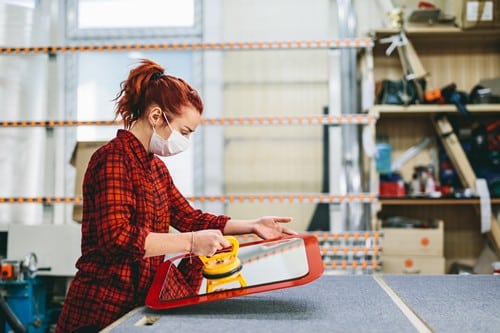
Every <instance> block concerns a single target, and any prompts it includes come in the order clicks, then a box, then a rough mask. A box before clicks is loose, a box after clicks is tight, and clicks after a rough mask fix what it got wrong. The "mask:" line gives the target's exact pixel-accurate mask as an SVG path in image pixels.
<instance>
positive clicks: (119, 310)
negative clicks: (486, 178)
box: [56, 60, 296, 333]
mask: <svg viewBox="0 0 500 333" xmlns="http://www.w3.org/2000/svg"><path fill="white" fill-rule="evenodd" d="M115 100H116V101H117V103H116V116H117V117H118V116H120V117H121V118H122V119H123V121H124V125H125V129H122V130H118V133H117V136H116V137H115V138H114V139H113V140H111V141H110V142H108V143H107V144H106V145H104V146H103V147H101V148H100V149H98V150H97V151H96V152H95V153H94V155H93V156H92V158H91V160H90V162H89V164H88V167H87V171H86V173H85V178H84V182H83V220H82V244H81V250H82V255H81V257H80V258H79V259H78V261H77V263H76V267H77V268H78V272H77V274H76V276H75V278H74V280H73V281H72V282H71V285H70V288H69V290H68V293H67V296H66V300H65V302H64V306H63V309H62V313H61V315H60V317H59V321H58V324H57V327H56V332H57V333H59V332H94V331H98V330H100V329H102V328H104V327H105V326H107V325H109V324H111V323H112V322H113V321H115V320H117V319H118V318H120V317H121V316H122V315H124V314H125V313H126V312H128V311H130V310H131V309H133V308H134V307H137V306H141V305H143V304H144V300H145V297H146V294H147V292H148V290H149V288H150V286H151V283H152V280H153V277H154V274H155V272H156V270H157V268H158V266H159V265H160V264H161V263H162V262H163V260H164V255H166V254H178V253H190V254H192V255H193V256H211V255H213V254H214V253H215V252H216V251H218V250H220V249H222V248H225V247H229V246H230V243H229V242H228V241H227V240H226V239H225V238H224V237H223V234H243V233H255V234H257V235H258V236H260V237H262V238H264V239H269V238H275V237H280V236H282V235H286V234H296V232H294V231H292V230H290V229H288V228H286V227H284V226H283V225H282V224H281V223H283V222H285V223H286V222H289V221H290V220H291V219H290V218H288V217H273V216H267V217H261V218H258V219H255V220H234V219H231V218H230V217H228V216H224V215H220V216H216V215H212V214H209V213H204V212H202V211H200V210H196V209H194V208H193V207H191V206H190V204H189V203H188V201H187V200H186V199H185V198H184V197H183V196H182V194H181V193H180V192H179V190H178V189H177V188H176V187H175V185H174V183H173V180H172V178H171V176H170V174H169V171H168V169H167V168H166V166H165V164H164V163H163V162H162V161H161V160H160V159H159V158H158V157H157V156H155V155H160V156H171V155H175V154H178V153H180V152H182V151H184V150H185V149H186V148H187V147H188V146H189V138H190V136H191V134H192V133H193V132H194V131H195V129H196V127H197V126H198V124H199V123H200V118H201V114H202V111H203V104H202V101H201V99H200V97H199V95H198V93H197V92H196V91H195V90H194V89H193V88H192V87H191V86H190V85H189V84H187V83H186V82H185V81H183V80H182V79H180V78H176V77H173V76H170V75H166V74H164V69H163V68H162V67H161V66H160V65H158V64H156V63H155V62H153V61H150V60H142V61H141V63H140V64H139V66H137V67H136V68H135V69H132V70H131V71H130V74H129V76H128V78H127V80H126V81H124V82H122V84H121V90H120V92H119V94H118V95H117V97H116V99H115ZM170 226H172V227H174V228H175V229H177V230H178V231H179V233H169V228H170ZM200 265H201V264H200V261H199V259H198V258H196V260H189V261H187V260H184V261H183V262H182V263H181V264H180V265H179V267H178V268H177V271H176V274H177V275H178V276H177V278H176V279H172V281H173V282H172V283H175V284H178V285H172V286H171V287H172V289H174V290H175V289H179V290H181V293H183V292H186V290H187V292H195V290H197V288H198V287H199V283H200V277H199V274H196V273H197V272H199V271H200V268H201V266H200ZM193 272H194V273H193ZM169 281H170V280H169Z"/></svg>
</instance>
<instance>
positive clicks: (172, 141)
mask: <svg viewBox="0 0 500 333" xmlns="http://www.w3.org/2000/svg"><path fill="white" fill-rule="evenodd" d="M163 116H164V117H165V120H166V121H167V124H168V127H170V131H171V134H170V136H169V137H168V139H167V140H165V139H163V138H162V137H161V136H160V135H158V134H157V133H156V130H155V128H154V126H153V135H152V136H151V140H150V142H149V151H150V152H152V153H153V154H156V155H160V156H164V157H167V156H173V155H176V154H179V153H182V152H183V151H185V150H186V149H188V148H189V139H188V138H186V137H185V136H183V135H182V134H181V133H179V131H177V130H174V129H172V127H171V126H170V123H169V122H168V119H167V117H166V116H165V114H163Z"/></svg>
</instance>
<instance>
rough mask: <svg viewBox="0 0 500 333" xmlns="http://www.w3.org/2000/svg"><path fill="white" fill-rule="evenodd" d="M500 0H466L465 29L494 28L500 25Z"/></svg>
mask: <svg viewBox="0 0 500 333" xmlns="http://www.w3.org/2000/svg"><path fill="white" fill-rule="evenodd" d="M499 7H500V0H464V1H463V5H462V28H463V29H492V28H494V27H498V26H500V15H499Z"/></svg>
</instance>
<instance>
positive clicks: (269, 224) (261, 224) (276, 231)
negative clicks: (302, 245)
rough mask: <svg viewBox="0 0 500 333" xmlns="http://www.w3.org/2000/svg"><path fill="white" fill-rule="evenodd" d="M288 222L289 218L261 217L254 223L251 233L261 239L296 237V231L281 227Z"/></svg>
mask: <svg viewBox="0 0 500 333" xmlns="http://www.w3.org/2000/svg"><path fill="white" fill-rule="evenodd" d="M290 221H292V218H291V217H280V216H263V217H261V218H258V219H257V220H256V221H255V222H254V224H253V232H254V233H255V234H257V236H259V237H260V238H263V239H271V238H279V237H283V236H287V235H297V232H296V231H294V230H292V229H289V228H287V227H285V226H283V223H288V222H290Z"/></svg>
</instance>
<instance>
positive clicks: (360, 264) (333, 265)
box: [323, 260, 381, 270]
mask: <svg viewBox="0 0 500 333" xmlns="http://www.w3.org/2000/svg"><path fill="white" fill-rule="evenodd" d="M323 267H324V268H325V269H326V270H328V269H342V270H347V269H361V270H368V269H371V270H378V269H379V268H380V267H381V262H380V261H376V260H373V261H364V260H361V261H347V260H341V261H332V262H327V261H324V262H323Z"/></svg>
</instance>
